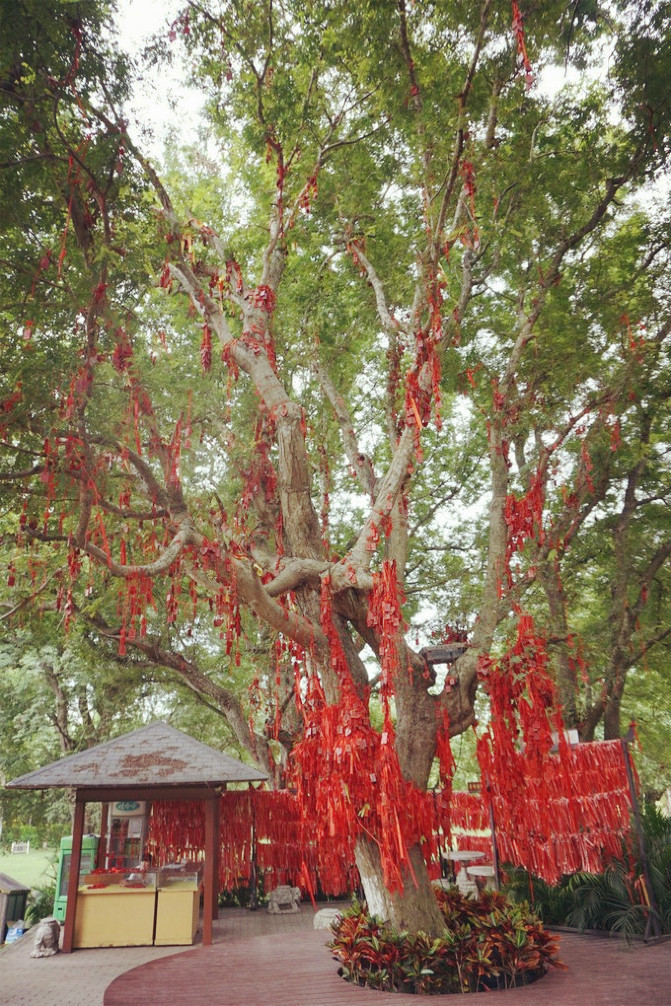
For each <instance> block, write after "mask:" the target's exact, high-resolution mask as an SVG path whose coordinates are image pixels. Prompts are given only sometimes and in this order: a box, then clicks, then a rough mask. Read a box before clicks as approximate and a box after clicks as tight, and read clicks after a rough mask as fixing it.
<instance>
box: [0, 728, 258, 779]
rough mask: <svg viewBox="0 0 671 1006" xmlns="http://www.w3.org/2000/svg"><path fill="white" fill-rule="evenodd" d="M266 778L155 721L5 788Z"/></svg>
mask: <svg viewBox="0 0 671 1006" xmlns="http://www.w3.org/2000/svg"><path fill="white" fill-rule="evenodd" d="M265 778H267V777H266V775H265V774H264V773H263V772H259V770H258V769H255V768H252V767H251V766H249V765H244V764H243V763H242V762H241V761H238V759H237V758H231V757H230V755H226V754H223V753H222V752H221V751H217V750H216V748H211V747H209V746H208V745H207V744H201V742H200V741H197V740H194V739H193V737H189V736H188V735H187V734H185V733H182V731H181V730H176V729H175V728H174V727H171V726H169V725H168V724H167V723H163V722H161V721H158V722H156V723H150V724H149V725H148V726H146V727H141V728H140V729H139V730H134V731H133V732H132V733H129V734H124V735H123V736H122V737H115V738H114V739H113V740H110V741H106V742H105V743H104V744H99V745H98V746H97V747H94V748H89V749H88V751H81V752H80V753H79V754H75V755H70V756H69V757H67V758H60V759H59V760H58V761H55V762H52V763H51V765H46V766H45V767H44V768H41V769H37V770H36V771H34V772H28V773H27V774H26V775H22V776H19V777H18V778H17V779H12V781H11V782H9V783H7V786H8V787H12V788H15V789H51V788H52V787H59V786H63V787H66V786H72V787H79V788H86V787H107V786H109V787H110V788H112V787H118V786H124V785H126V786H189V785H198V784H205V783H210V784H213V785H215V784H218V783H224V782H252V781H256V780H262V779H265Z"/></svg>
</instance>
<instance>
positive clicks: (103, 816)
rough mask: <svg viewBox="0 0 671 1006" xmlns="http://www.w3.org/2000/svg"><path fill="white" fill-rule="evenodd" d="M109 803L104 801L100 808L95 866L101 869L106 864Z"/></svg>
mask: <svg viewBox="0 0 671 1006" xmlns="http://www.w3.org/2000/svg"><path fill="white" fill-rule="evenodd" d="M109 808H110V805H109V804H108V803H104V804H103V805H102V807H101V809H100V844H99V845H98V855H97V856H96V866H97V868H98V869H99V870H103V869H104V868H105V866H106V865H107V818H108V815H109Z"/></svg>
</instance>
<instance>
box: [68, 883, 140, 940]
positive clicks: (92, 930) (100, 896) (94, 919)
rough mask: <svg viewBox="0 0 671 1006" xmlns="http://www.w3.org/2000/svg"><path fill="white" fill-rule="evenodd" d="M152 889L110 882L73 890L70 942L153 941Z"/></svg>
mask: <svg viewBox="0 0 671 1006" xmlns="http://www.w3.org/2000/svg"><path fill="white" fill-rule="evenodd" d="M155 913H156V891H155V890H154V888H128V887H121V886H120V885H117V884H110V885H109V886H106V887H101V888H99V889H93V890H87V889H86V888H80V889H79V891H78V892H77V915H76V918H75V933H74V943H73V946H74V947H75V948H80V947H145V946H151V945H152V943H153V942H154V916H155Z"/></svg>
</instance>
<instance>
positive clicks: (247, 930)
mask: <svg viewBox="0 0 671 1006" xmlns="http://www.w3.org/2000/svg"><path fill="white" fill-rule="evenodd" d="M300 908H301V910H300V912H297V913H296V914H291V915H289V914H287V915H279V916H278V915H270V914H269V913H268V912H267V911H266V910H265V909H259V910H258V911H256V912H250V911H249V910H248V909H245V908H232V909H222V910H221V918H220V919H219V920H217V921H215V922H214V924H213V940H214V942H215V943H217V942H219V941H228V940H231V939H236V938H241V937H242V938H244V937H245V936H248V935H263V934H264V933H267V934H276V935H277V934H281V933H290V932H296V931H297V930H298V931H299V930H301V929H309V930H312V928H313V925H312V920H313V917H314V910H313V908H312V905H310V904H307V905H301V906H300ZM199 941H200V934H198V936H197V938H196V942H197V943H198V942H199ZM32 949H33V938H32V936H31V933H30V931H28V932H27V933H26V935H25V936H24V937H23V938H22V939H21V940H18V941H17V942H16V943H11V944H9V945H5V946H2V947H0V1006H103V996H104V992H105V989H106V988H107V986H108V985H109V984H110V983H111V982H112V981H113V980H114V979H115V978H116V977H117V976H118V975H120V974H123V973H124V972H125V971H129V970H130V969H131V968H135V967H137V966H138V965H140V964H144V963H146V962H148V961H153V960H156V959H157V958H160V957H169V956H173V955H174V954H175V953H181V952H184V951H188V950H191V947H184V948H180V947H106V948H102V949H95V950H75V951H74V953H71V954H58V955H56V956H55V957H42V958H32V957H31V956H30V954H31V952H32ZM136 1006H150V1003H149V1002H146V1003H137V1004H136Z"/></svg>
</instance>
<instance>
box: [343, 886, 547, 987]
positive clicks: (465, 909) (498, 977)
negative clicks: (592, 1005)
mask: <svg viewBox="0 0 671 1006" xmlns="http://www.w3.org/2000/svg"><path fill="white" fill-rule="evenodd" d="M436 896H437V898H438V901H439V904H440V907H441V911H442V913H443V916H444V918H445V927H446V928H445V931H444V933H443V934H442V935H441V936H440V937H432V936H428V935H427V934H426V933H422V932H418V933H408V932H399V931H397V930H395V929H393V928H392V927H391V926H390V925H388V924H387V923H385V922H382V921H381V920H380V919H377V918H375V917H374V916H371V915H368V914H367V912H366V910H365V907H363V906H361V905H358V904H355V905H354V906H353V907H352V908H351V909H349V910H348V911H347V912H345V913H344V914H343V916H342V918H341V919H340V920H339V921H338V922H336V923H335V924H334V926H333V933H334V938H333V940H332V941H331V942H330V943H329V947H330V948H331V949H332V950H333V953H334V956H335V957H336V959H337V960H339V961H340V963H341V967H340V974H341V975H342V976H343V978H345V979H347V980H348V981H351V982H354V983H356V984H358V985H365V986H367V987H368V988H375V989H383V990H385V991H391V992H411V993H417V994H424V995H427V994H445V993H459V992H460V993H464V992H481V991H484V990H486V989H492V988H514V987H515V986H517V985H522V984H526V983H527V982H528V981H533V980H534V979H536V978H539V977H541V975H543V974H545V972H546V971H547V970H548V968H549V967H550V966H553V967H563V965H562V963H561V961H559V960H558V958H557V956H556V954H557V944H556V942H555V941H554V940H553V939H552V938H551V937H550V936H549V934H548V933H546V932H545V930H544V929H543V927H542V926H541V924H540V922H539V920H538V919H537V918H536V916H534V915H533V914H532V913H531V912H530V910H529V908H528V906H527V905H522V904H513V903H511V902H509V901H508V900H507V899H506V898H505V897H503V895H500V894H497V893H494V892H485V893H484V894H483V895H482V896H481V898H480V899H478V900H477V901H475V900H472V899H471V898H469V897H464V896H463V895H462V894H461V893H460V892H459V891H457V889H456V888H452V889H451V890H449V891H442V890H439V891H437V892H436Z"/></svg>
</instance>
